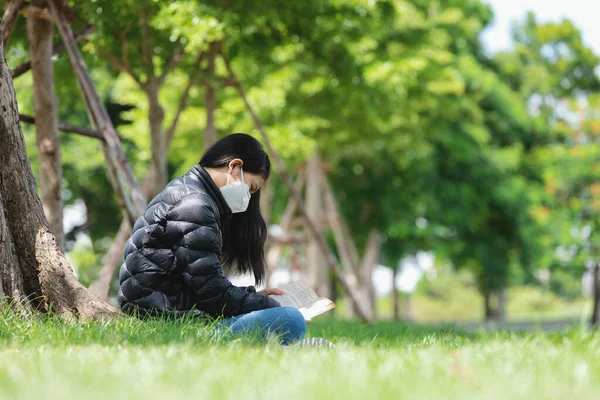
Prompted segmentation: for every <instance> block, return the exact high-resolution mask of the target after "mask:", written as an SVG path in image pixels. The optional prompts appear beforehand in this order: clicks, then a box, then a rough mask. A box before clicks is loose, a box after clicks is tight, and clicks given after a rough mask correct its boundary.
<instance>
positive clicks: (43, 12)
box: [19, 5, 54, 21]
mask: <svg viewBox="0 0 600 400" xmlns="http://www.w3.org/2000/svg"><path fill="white" fill-rule="evenodd" d="M19 14H21V15H24V16H26V17H28V18H39V19H45V20H48V21H54V17H52V14H50V11H49V10H48V9H47V8H42V7H36V6H32V5H30V6H28V7H22V8H21V10H19Z"/></svg>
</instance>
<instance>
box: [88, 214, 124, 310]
mask: <svg viewBox="0 0 600 400" xmlns="http://www.w3.org/2000/svg"><path fill="white" fill-rule="evenodd" d="M129 235H131V225H130V224H129V221H128V220H127V219H124V220H123V221H122V222H121V226H120V227H119V231H118V232H117V235H116V236H115V240H114V241H113V243H112V245H111V246H110V250H109V251H108V253H106V256H105V258H104V260H103V263H102V268H101V269H100V272H99V273H98V278H96V280H95V281H94V282H92V284H91V285H90V287H89V290H90V292H92V293H93V294H94V295H96V296H98V297H99V298H101V299H103V300H107V299H108V292H109V291H110V284H111V282H112V277H113V275H114V272H115V269H116V268H117V267H118V266H119V265H120V264H121V262H122V261H123V250H124V249H125V244H126V243H127V239H129Z"/></svg>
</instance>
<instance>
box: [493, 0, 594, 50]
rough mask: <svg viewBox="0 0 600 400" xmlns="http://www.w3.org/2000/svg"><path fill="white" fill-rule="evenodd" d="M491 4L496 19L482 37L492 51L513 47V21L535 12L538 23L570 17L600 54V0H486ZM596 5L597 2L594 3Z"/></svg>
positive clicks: (584, 39)
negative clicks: (511, 45)
mask: <svg viewBox="0 0 600 400" xmlns="http://www.w3.org/2000/svg"><path fill="white" fill-rule="evenodd" d="M483 1H484V2H486V3H488V4H491V6H492V8H493V9H494V14H495V19H494V22H493V25H492V26H490V27H489V28H488V29H487V31H486V32H484V35H483V40H484V41H485V42H486V43H487V45H488V48H489V49H490V50H491V51H498V50H504V49H507V48H509V47H510V44H511V39H510V28H511V22H512V21H514V20H519V19H521V20H522V19H523V18H524V17H525V14H526V13H527V11H533V12H534V14H535V15H536V16H537V18H538V21H539V22H549V21H560V20H562V19H564V18H568V19H570V20H571V21H572V22H573V23H574V24H575V26H577V27H578V28H579V29H580V30H581V32H582V34H583V41H584V43H586V44H587V45H589V46H591V47H592V48H593V49H594V51H595V52H596V54H600V22H599V21H598V19H599V14H600V13H599V12H598V11H600V3H599V2H598V0H566V1H565V0H483ZM594 4H596V5H595V6H594Z"/></svg>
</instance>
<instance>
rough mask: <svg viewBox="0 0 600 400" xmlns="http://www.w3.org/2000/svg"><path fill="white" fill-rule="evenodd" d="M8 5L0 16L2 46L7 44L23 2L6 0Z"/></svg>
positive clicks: (20, 0) (21, 0)
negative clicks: (0, 19) (0, 21)
mask: <svg viewBox="0 0 600 400" xmlns="http://www.w3.org/2000/svg"><path fill="white" fill-rule="evenodd" d="M7 3H8V5H7V7H6V11H5V12H4V15H3V16H2V23H0V29H1V30H2V43H3V46H4V48H6V46H7V45H8V41H9V40H10V37H11V35H12V32H13V29H14V28H15V23H16V22H17V18H18V17H19V10H20V9H21V5H22V4H23V0H11V1H7Z"/></svg>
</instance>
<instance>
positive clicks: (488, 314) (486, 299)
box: [483, 289, 496, 321]
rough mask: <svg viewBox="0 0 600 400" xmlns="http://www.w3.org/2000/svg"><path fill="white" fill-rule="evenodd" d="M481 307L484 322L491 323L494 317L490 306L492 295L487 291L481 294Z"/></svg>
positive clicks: (494, 313)
mask: <svg viewBox="0 0 600 400" xmlns="http://www.w3.org/2000/svg"><path fill="white" fill-rule="evenodd" d="M483 307H484V312H485V320H486V321H493V320H494V319H495V316H496V311H495V310H494V307H493V305H492V293H491V292H490V291H489V290H487V289H486V290H485V291H484V292H483Z"/></svg>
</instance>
